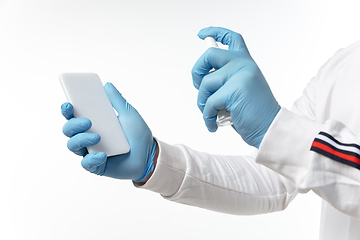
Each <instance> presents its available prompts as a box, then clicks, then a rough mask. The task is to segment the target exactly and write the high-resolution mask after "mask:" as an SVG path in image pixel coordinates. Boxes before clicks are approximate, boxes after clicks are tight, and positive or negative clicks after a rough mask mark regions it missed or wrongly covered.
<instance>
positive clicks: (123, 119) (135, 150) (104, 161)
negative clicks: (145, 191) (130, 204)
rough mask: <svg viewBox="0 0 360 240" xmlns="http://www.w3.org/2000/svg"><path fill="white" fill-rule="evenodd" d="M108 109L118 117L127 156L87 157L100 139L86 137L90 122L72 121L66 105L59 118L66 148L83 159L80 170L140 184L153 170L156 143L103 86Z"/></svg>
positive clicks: (109, 86) (114, 92)
mask: <svg viewBox="0 0 360 240" xmlns="http://www.w3.org/2000/svg"><path fill="white" fill-rule="evenodd" d="M104 88H105V91H106V93H107V95H108V97H109V99H110V102H111V104H112V106H113V107H114V108H115V110H116V111H117V112H118V113H119V116H118V119H119V121H120V123H121V126H122V128H123V131H124V133H125V135H126V138H127V140H128V142H129V145H130V152H128V153H126V154H123V155H117V156H112V157H107V155H106V154H105V153H103V152H100V153H90V154H89V153H88V152H87V149H86V147H89V146H92V145H95V144H97V143H98V142H99V141H100V138H101V136H99V135H98V134H96V133H87V132H86V131H87V130H89V129H90V128H91V122H90V120H89V119H86V118H74V116H73V113H74V108H73V106H72V105H71V104H70V103H64V104H63V105H62V106H61V111H62V114H63V116H64V117H65V118H66V119H67V120H68V121H67V122H66V123H65V125H64V127H63V133H64V134H65V135H66V136H67V137H69V138H70V139H69V140H68V144H67V145H68V148H69V150H70V151H72V152H74V153H75V154H77V155H80V156H83V157H84V158H83V159H82V161H81V164H82V166H83V167H84V168H85V169H86V170H87V171H89V172H92V173H95V174H98V175H103V176H108V177H112V178H117V179H131V180H133V181H135V182H141V181H143V180H144V179H146V178H147V177H148V176H149V174H151V172H152V171H153V169H154V158H155V155H156V152H157V143H156V141H155V139H154V138H153V135H152V133H151V131H150V129H149V127H148V126H147V124H146V123H145V121H144V120H143V118H142V117H141V116H140V114H139V113H138V112H137V111H136V109H135V108H133V107H132V106H131V105H130V104H129V103H128V102H127V101H126V100H125V99H124V98H123V97H122V95H121V94H120V93H119V91H118V90H117V89H116V88H115V87H114V86H113V85H112V84H111V83H107V84H105V86H104Z"/></svg>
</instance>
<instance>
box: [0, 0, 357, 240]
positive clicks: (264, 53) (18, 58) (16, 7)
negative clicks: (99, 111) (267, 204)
mask: <svg viewBox="0 0 360 240" xmlns="http://www.w3.org/2000/svg"><path fill="white" fill-rule="evenodd" d="M357 2H358V1H357V0H341V1H334V0H332V1H330V0H329V1H320V0H303V1H289V0H273V1H266V0H242V1H241V0H239V1H230V0H223V1H219V2H217V1H210V0H208V1H196V0H192V1H188V0H182V1H165V0H162V1H160V0H158V1H146V0H131V1H130V0H127V1H123V0H97V1H96V0H92V1H89V0H80V1H76V0H52V1H48V0H31V1H30V0H29V1H26V0H9V1H7V0H2V1H1V0H0V79H1V86H0V98H1V99H0V100H1V135H0V136H1V139H2V145H1V165H0V167H1V171H0V172H1V173H0V191H1V192H0V194H1V195H0V211H1V212H0V239H47V240H48V239H317V238H318V229H319V219H320V206H321V204H320V202H321V201H320V199H319V198H318V197H317V196H316V195H315V194H313V193H309V194H305V195H301V196H298V197H297V198H296V199H295V200H294V201H293V203H292V204H290V206H289V207H288V208H287V209H286V210H285V211H283V212H279V213H271V214H266V215H259V216H232V215H226V214H220V213H215V212H211V211H207V210H203V209H199V208H195V207H190V206H185V205H180V204H176V203H172V202H169V201H166V200H164V199H162V198H161V196H160V195H158V194H156V193H153V192H149V191H146V190H139V189H136V188H134V187H133V185H132V183H131V182H130V181H120V180H114V179H110V178H106V177H99V176H96V175H92V174H90V173H88V172H86V171H85V170H83V169H82V167H81V165H80V161H81V158H79V157H77V156H75V155H73V154H72V153H70V152H69V151H68V150H67V148H66V141H67V138H66V137H65V136H63V135H62V131H61V128H62V125H63V124H64V123H65V119H63V117H62V116H61V113H60V106H61V104H62V103H63V102H64V101H65V97H64V95H63V92H62V89H61V87H60V84H59V81H58V75H59V74H60V73H62V72H74V71H75V72H96V73H98V74H99V75H100V77H101V78H102V81H103V82H104V83H105V82H108V81H109V82H113V83H114V84H115V86H116V87H117V88H118V89H119V90H120V91H121V92H122V94H123V95H124V97H125V98H127V100H128V101H129V102H130V103H131V104H132V105H133V106H134V107H136V108H137V109H138V111H139V112H140V113H141V114H142V116H143V118H144V119H145V120H146V122H147V123H148V125H149V126H150V128H151V129H152V131H153V134H154V135H155V136H156V137H157V138H159V139H160V140H162V141H165V142H167V143H170V144H175V143H182V144H185V145H187V146H189V147H191V148H194V149H196V150H200V151H206V152H211V153H216V154H248V153H250V152H251V151H252V148H250V147H247V146H246V145H245V144H244V143H243V142H242V140H241V138H240V137H239V136H238V135H237V134H236V133H235V132H234V131H233V130H232V129H231V128H224V129H220V130H219V131H218V132H217V133H215V134H213V133H209V132H207V130H206V127H205V125H204V123H203V121H202V116H201V114H200V111H199V110H198V109H197V106H196V97H197V91H196V89H195V88H194V87H193V85H192V79H191V75H190V71H191V68H192V66H193V64H194V63H195V61H196V60H197V59H198V58H199V56H200V55H201V54H202V52H203V51H204V50H205V48H206V47H205V45H204V43H203V42H202V41H201V40H200V39H198V38H197V32H198V31H199V30H200V29H201V28H204V27H208V26H221V27H226V28H229V29H232V30H234V31H236V32H239V33H241V34H242V35H243V37H244V38H245V41H246V43H247V46H248V48H249V50H250V52H251V54H252V56H253V58H254V59H255V60H256V62H257V63H258V65H259V66H260V68H261V69H262V71H263V73H264V75H265V77H266V78H267V80H268V82H269V84H270V86H271V88H272V90H273V92H274V95H275V96H276V98H277V100H278V101H279V102H280V104H281V105H282V106H283V107H286V108H290V107H291V104H292V102H293V101H294V100H295V99H296V98H297V97H298V96H300V94H301V92H302V90H303V88H304V87H305V85H306V83H307V82H308V81H309V80H310V79H311V77H313V76H315V74H316V72H317V70H318V69H319V68H320V66H321V65H322V64H323V63H324V62H325V61H326V60H327V59H328V58H329V57H331V56H332V55H333V54H334V52H335V51H336V50H337V49H339V48H342V47H346V46H348V45H350V44H351V43H353V42H355V41H356V40H359V39H360V31H359V23H360V15H359V6H357Z"/></svg>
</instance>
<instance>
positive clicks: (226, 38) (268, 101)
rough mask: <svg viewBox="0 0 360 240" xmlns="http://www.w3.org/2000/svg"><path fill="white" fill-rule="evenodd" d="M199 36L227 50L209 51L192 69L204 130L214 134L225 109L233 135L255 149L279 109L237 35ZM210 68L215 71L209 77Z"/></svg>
mask: <svg viewBox="0 0 360 240" xmlns="http://www.w3.org/2000/svg"><path fill="white" fill-rule="evenodd" d="M198 36H199V37H200V38H201V39H204V38H206V37H213V38H214V39H215V40H216V41H218V42H221V43H222V44H224V45H228V46H229V49H228V50H224V49H217V48H210V49H208V50H207V51H206V52H205V53H204V54H203V55H202V56H201V57H200V58H199V60H198V61H197V62H196V63H195V65H194V67H193V69H192V77H193V84H194V86H195V87H196V88H197V89H198V90H199V93H198V103H197V104H198V107H199V108H200V110H201V111H202V113H203V118H204V121H205V124H206V126H207V128H208V129H209V131H211V132H215V131H216V130H217V125H216V116H217V113H218V112H219V110H221V109H226V110H228V111H229V112H230V115H231V118H232V120H233V128H234V129H235V130H236V132H237V133H238V134H239V135H240V136H241V137H242V138H243V140H244V141H245V142H246V143H248V144H249V145H251V146H254V147H257V148H258V147H259V146H260V143H261V141H262V139H263V138H264V135H265V134H266V132H267V130H268V128H269V127H270V125H271V123H272V122H273V120H274V118H275V116H276V115H277V113H278V112H279V110H280V105H279V104H278V103H277V101H276V100H275V98H274V96H273V94H272V92H271V90H270V87H269V86H268V84H267V82H266V80H265V78H264V76H263V74H262V73H261V71H260V69H259V67H258V66H257V64H256V63H255V61H254V60H253V59H252V57H251V56H250V53H249V51H248V49H247V47H246V44H245V42H244V39H243V38H242V36H241V35H240V34H238V33H235V32H233V31H230V30H228V29H225V28H219V27H209V28H205V29H202V30H201V31H200V32H199V33H198ZM212 68H215V69H217V71H215V72H212V73H209V71H210V70H211V69H212Z"/></svg>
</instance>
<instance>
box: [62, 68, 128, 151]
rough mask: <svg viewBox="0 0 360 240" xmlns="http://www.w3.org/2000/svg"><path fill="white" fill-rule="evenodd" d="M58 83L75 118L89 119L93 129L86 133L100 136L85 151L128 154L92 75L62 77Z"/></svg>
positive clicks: (111, 110)
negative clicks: (71, 106)
mask: <svg viewBox="0 0 360 240" xmlns="http://www.w3.org/2000/svg"><path fill="white" fill-rule="evenodd" d="M60 83H61V86H62V88H63V90H64V93H65V95H66V98H67V101H68V102H70V103H71V104H72V105H73V106H74V117H80V118H88V119H90V121H91V123H92V127H91V128H90V129H89V130H88V131H87V132H93V133H97V134H99V135H100V137H101V140H100V142H99V143H98V144H96V145H94V146H91V147H88V151H89V153H95V152H105V153H106V154H107V155H108V156H114V155H119V154H124V153H127V152H129V151H130V146H129V143H128V141H127V139H126V137H125V134H124V132H123V129H122V127H121V125H120V122H119V120H118V119H117V116H116V113H115V111H114V109H113V107H112V105H111V102H110V100H109V98H108V96H107V94H106V92H105V89H104V86H103V84H102V82H101V80H100V78H99V76H98V75H97V74H95V73H63V74H61V75H60Z"/></svg>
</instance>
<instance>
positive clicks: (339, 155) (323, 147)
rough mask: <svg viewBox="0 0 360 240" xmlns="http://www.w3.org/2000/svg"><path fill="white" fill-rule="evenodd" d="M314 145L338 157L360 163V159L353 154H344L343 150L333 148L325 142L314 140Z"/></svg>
mask: <svg viewBox="0 0 360 240" xmlns="http://www.w3.org/2000/svg"><path fill="white" fill-rule="evenodd" d="M312 147H316V148H320V149H321V150H324V151H326V152H328V153H330V154H332V155H335V156H337V157H340V158H343V159H345V160H348V161H351V162H354V163H357V164H359V165H360V159H359V158H357V157H355V156H352V155H348V154H344V153H341V152H338V151H336V150H335V149H332V148H331V147H328V146H326V145H325V144H322V143H319V142H313V144H312Z"/></svg>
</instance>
